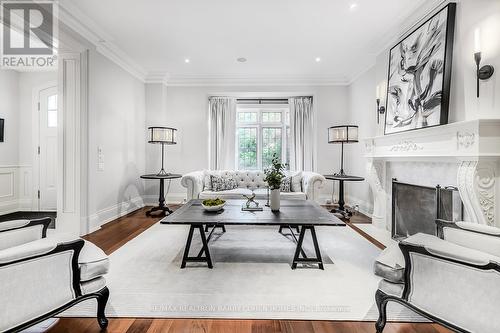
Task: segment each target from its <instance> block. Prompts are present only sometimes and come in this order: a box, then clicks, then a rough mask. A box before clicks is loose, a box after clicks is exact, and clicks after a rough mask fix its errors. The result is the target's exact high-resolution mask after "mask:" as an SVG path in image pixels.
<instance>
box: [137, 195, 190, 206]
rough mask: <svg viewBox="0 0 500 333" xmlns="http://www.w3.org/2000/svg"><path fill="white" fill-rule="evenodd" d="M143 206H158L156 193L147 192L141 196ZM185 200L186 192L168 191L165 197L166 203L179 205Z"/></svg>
mask: <svg viewBox="0 0 500 333" xmlns="http://www.w3.org/2000/svg"><path fill="white" fill-rule="evenodd" d="M142 197H143V199H144V205H145V206H158V195H153V194H148V195H143V196H142ZM185 202H186V193H169V194H167V196H166V197H165V203H166V204H167V205H179V204H182V203H185Z"/></svg>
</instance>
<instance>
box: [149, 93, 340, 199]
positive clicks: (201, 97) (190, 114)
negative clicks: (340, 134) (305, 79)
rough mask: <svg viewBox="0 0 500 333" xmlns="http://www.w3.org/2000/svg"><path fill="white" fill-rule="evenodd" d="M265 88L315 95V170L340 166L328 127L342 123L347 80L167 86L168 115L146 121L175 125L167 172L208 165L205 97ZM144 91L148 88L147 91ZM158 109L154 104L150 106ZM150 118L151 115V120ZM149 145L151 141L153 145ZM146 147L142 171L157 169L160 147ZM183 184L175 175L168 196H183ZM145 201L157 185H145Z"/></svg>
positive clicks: (155, 192) (328, 194) (327, 193)
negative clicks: (339, 83) (175, 136)
mask: <svg viewBox="0 0 500 333" xmlns="http://www.w3.org/2000/svg"><path fill="white" fill-rule="evenodd" d="M266 93H283V96H289V95H290V94H294V93H300V94H311V95H313V96H314V103H315V108H316V109H315V111H316V123H317V124H316V147H317V163H316V165H317V170H316V171H317V172H319V173H322V174H324V173H331V172H333V171H334V170H337V169H339V163H340V162H339V156H340V147H339V146H336V145H329V144H327V128H328V127H329V126H332V125H335V124H342V123H344V122H345V121H346V120H347V116H346V114H347V113H346V110H347V106H348V103H347V87H345V86H304V87H302V86H301V87H297V86H291V87H290V86H280V87H268V86H263V87H256V86H250V87H234V86H233V87H213V86H205V87H175V86H169V87H167V94H166V104H165V110H164V113H165V114H166V116H167V117H166V118H158V117H157V118H156V119H158V121H159V123H152V122H151V123H149V119H152V118H153V117H150V114H149V113H150V111H149V110H148V111H147V112H148V115H147V118H148V125H157V126H161V125H163V126H172V127H175V128H177V129H178V130H179V132H178V134H179V139H178V141H179V143H178V144H177V145H174V146H168V147H166V166H165V167H166V169H167V171H169V172H175V173H181V174H185V173H188V172H190V171H195V170H202V169H207V168H208V166H209V162H208V97H209V96H211V95H219V94H228V95H234V96H238V95H240V96H241V95H246V96H250V95H253V96H257V97H258V96H261V95H262V94H266ZM148 97H150V96H149V94H148ZM152 112H153V113H155V114H156V112H157V109H154V111H152ZM151 121H153V120H151ZM151 146H153V145H151ZM152 148H153V149H152V150H151V149H148V154H151V153H152V154H153V155H155V156H156V158H155V157H148V164H147V165H146V171H147V172H148V173H153V172H158V170H159V169H160V163H161V162H160V147H159V146H157V147H155V146H153V147H152ZM331 190H332V184H326V186H325V188H324V196H325V198H329V197H331ZM185 193H186V190H185V189H184V188H183V187H182V186H181V185H180V182H179V180H174V181H172V185H171V188H170V195H169V196H168V197H167V201H170V202H172V201H174V202H175V201H181V200H182V199H183V198H184V197H185ZM147 195H148V199H147V200H148V202H149V203H152V202H154V201H155V200H157V196H158V186H157V185H148V190H147Z"/></svg>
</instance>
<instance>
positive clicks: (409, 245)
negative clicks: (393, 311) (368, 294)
mask: <svg viewBox="0 0 500 333" xmlns="http://www.w3.org/2000/svg"><path fill="white" fill-rule="evenodd" d="M437 230H438V235H439V238H438V237H435V236H431V235H427V234H416V235H413V236H410V237H408V238H407V239H405V240H404V241H402V242H400V243H399V244H398V246H392V247H388V248H387V249H385V250H384V251H383V252H382V254H381V255H380V256H379V258H378V259H377V261H376V263H375V274H376V275H378V276H380V277H382V278H383V279H382V280H381V281H380V284H379V288H378V290H377V292H376V295H375V299H376V303H377V306H378V309H379V319H378V321H377V323H376V330H377V332H378V333H380V332H382V331H383V329H384V326H385V323H386V318H387V317H386V307H387V302H389V301H394V302H398V303H400V304H403V305H404V306H406V307H408V308H410V309H412V310H414V311H415V312H417V313H419V314H420V315H422V316H424V317H426V318H428V319H430V320H432V321H435V322H437V323H440V324H442V325H444V326H446V327H448V328H449V329H452V330H454V331H456V332H477V333H493V332H499V331H500V317H499V315H498V311H499V310H498V309H500V229H498V228H495V227H490V226H484V225H479V224H476V223H466V222H457V223H452V222H446V221H443V220H438V221H437Z"/></svg>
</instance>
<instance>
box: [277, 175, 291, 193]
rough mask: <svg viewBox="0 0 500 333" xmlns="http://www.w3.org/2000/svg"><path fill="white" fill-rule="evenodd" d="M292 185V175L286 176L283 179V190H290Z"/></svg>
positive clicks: (281, 188) (281, 189)
mask: <svg viewBox="0 0 500 333" xmlns="http://www.w3.org/2000/svg"><path fill="white" fill-rule="evenodd" d="M291 185H292V177H285V178H283V179H282V180H281V187H280V191H281V192H290V188H291Z"/></svg>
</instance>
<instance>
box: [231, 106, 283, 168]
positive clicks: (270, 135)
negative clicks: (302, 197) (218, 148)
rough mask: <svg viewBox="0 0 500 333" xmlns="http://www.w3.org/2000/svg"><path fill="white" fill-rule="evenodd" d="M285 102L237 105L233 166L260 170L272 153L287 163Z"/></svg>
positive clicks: (268, 162) (268, 160)
mask: <svg viewBox="0 0 500 333" xmlns="http://www.w3.org/2000/svg"><path fill="white" fill-rule="evenodd" d="M289 119H290V116H289V109H288V105H239V106H238V108H237V117H236V121H237V124H236V168H237V169H238V170H252V169H253V170H264V169H266V168H268V167H269V166H271V164H272V158H273V155H274V154H276V155H277V156H281V161H282V162H283V163H286V164H287V165H289V164H290V163H289V160H290V147H289V141H290V140H289V137H290V120H289Z"/></svg>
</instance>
